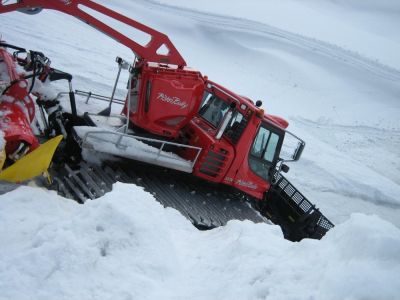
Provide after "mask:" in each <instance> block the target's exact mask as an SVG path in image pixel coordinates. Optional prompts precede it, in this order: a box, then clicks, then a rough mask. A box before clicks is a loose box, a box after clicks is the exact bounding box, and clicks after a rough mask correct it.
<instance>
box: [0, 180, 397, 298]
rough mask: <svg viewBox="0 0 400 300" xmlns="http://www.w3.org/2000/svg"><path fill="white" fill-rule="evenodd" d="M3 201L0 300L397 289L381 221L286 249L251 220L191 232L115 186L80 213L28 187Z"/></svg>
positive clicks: (271, 231)
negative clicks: (209, 229) (111, 190)
mask: <svg viewBox="0 0 400 300" xmlns="http://www.w3.org/2000/svg"><path fill="white" fill-rule="evenodd" d="M132 195H135V196H133V197H132ZM0 203H1V210H0V225H1V226H0V235H1V237H2V246H1V247H0V255H1V260H0V290H1V291H2V292H1V294H0V299H19V300H25V299H54V298H57V299H396V297H397V295H398V287H399V286H400V278H399V276H398V274H399V272H400V265H399V260H398V258H399V253H400V229H399V228H397V227H395V226H394V225H393V224H390V223H389V222H387V221H384V220H382V219H380V218H379V217H377V216H366V215H363V214H353V215H351V217H350V218H349V219H348V220H347V221H345V222H344V223H343V224H341V225H339V226H337V227H336V228H335V229H334V230H332V231H331V232H330V233H329V234H328V235H327V236H326V238H324V239H323V240H321V241H316V240H306V241H303V242H301V243H292V242H289V241H287V240H284V239H283V237H282V234H281V231H280V229H279V227H278V226H273V225H269V224H253V223H251V222H249V221H247V222H239V221H231V222H229V223H228V225H226V226H224V227H220V228H218V229H215V230H211V231H198V230H197V229H195V228H194V227H193V226H192V225H191V223H190V222H189V221H188V220H186V219H185V218H184V217H183V216H182V215H180V214H179V213H178V212H177V211H175V210H173V209H165V208H163V207H162V206H161V205H160V204H159V203H158V202H156V201H155V200H154V198H153V197H152V196H151V195H150V194H148V193H146V192H144V191H143V190H142V189H141V188H139V187H136V186H134V185H127V184H122V183H118V184H116V185H115V186H114V190H113V192H112V193H109V194H107V195H105V196H104V197H102V198H101V199H99V200H97V201H90V202H87V204H85V205H79V204H77V203H75V202H72V201H70V200H66V199H63V198H61V197H58V196H57V195H56V194H55V193H53V192H48V191H42V190H39V189H35V190H34V189H32V188H29V187H22V188H20V189H18V190H17V191H13V192H11V193H9V194H7V195H3V196H1V197H0ZM10 224H12V225H10Z"/></svg>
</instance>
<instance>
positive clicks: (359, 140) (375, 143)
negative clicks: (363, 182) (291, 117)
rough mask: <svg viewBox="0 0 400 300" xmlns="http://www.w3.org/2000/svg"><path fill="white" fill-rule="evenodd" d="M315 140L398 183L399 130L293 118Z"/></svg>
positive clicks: (399, 163) (399, 176)
mask: <svg viewBox="0 0 400 300" xmlns="http://www.w3.org/2000/svg"><path fill="white" fill-rule="evenodd" d="M295 122H296V124H297V125H298V126H300V127H303V128H305V129H306V130H307V131H308V132H310V133H311V134H313V135H314V136H316V137H317V138H318V139H319V140H322V141H323V142H325V143H327V144H329V145H331V146H333V147H334V148H335V149H337V150H338V151H340V152H342V153H345V154H346V155H348V156H350V157H351V158H352V159H354V160H356V161H358V162H360V163H362V164H363V165H365V166H367V167H369V168H371V169H373V170H374V171H376V172H378V173H379V174H381V175H382V176H385V177H387V178H389V179H391V180H393V181H394V182H396V183H397V184H400V151H399V149H400V131H399V130H388V129H380V128H374V127H367V126H346V125H338V124H332V123H330V122H329V121H326V120H320V121H311V120H306V119H303V118H296V119H295Z"/></svg>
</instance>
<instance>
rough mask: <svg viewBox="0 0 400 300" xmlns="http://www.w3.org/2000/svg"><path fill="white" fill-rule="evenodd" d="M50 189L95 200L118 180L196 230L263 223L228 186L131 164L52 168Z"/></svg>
mask: <svg viewBox="0 0 400 300" xmlns="http://www.w3.org/2000/svg"><path fill="white" fill-rule="evenodd" d="M51 173H52V175H53V178H54V184H53V186H52V188H53V189H55V190H57V191H58V193H59V194H61V195H62V196H65V197H67V198H72V199H75V200H77V201H78V202H81V203H83V202H85V201H86V200H87V199H96V198H98V197H101V196H102V195H104V194H105V193H107V192H109V191H111V189H112V184H113V183H115V182H117V181H120V182H125V183H132V184H136V185H138V186H142V187H144V189H145V190H146V191H148V192H149V193H151V194H152V195H153V196H154V197H155V198H156V200H157V201H159V202H160V203H161V204H162V205H163V206H164V207H172V208H175V209H177V210H178V211H179V212H180V213H181V214H182V215H184V216H185V217H186V218H187V219H189V220H190V221H191V222H192V223H193V225H195V226H196V227H197V228H199V229H210V228H214V227H218V226H221V225H225V224H226V223H227V222H228V221H230V220H251V221H253V222H256V223H259V222H265V221H266V218H264V217H262V216H261V215H260V214H259V213H258V212H257V211H256V210H255V209H253V207H252V203H251V199H249V198H248V197H245V196H244V195H242V194H240V193H239V192H237V191H235V190H233V189H232V188H230V187H226V186H223V185H215V184H211V183H208V182H206V181H204V180H201V179H198V178H196V177H194V176H192V175H190V174H186V173H182V172H178V171H174V170H170V169H165V168H160V167H155V166H150V165H146V164H142V163H138V162H133V161H123V162H122V161H120V162H118V161H113V162H110V161H109V162H104V163H103V164H102V165H101V166H98V165H94V164H88V163H86V162H83V161H82V162H80V163H79V164H76V165H68V164H64V165H62V166H61V167H58V168H55V167H54V168H52V170H51Z"/></svg>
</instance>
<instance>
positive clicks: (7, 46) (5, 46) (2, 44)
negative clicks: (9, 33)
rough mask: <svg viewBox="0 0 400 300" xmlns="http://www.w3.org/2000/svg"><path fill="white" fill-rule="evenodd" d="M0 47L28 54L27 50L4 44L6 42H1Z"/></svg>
mask: <svg viewBox="0 0 400 300" xmlns="http://www.w3.org/2000/svg"><path fill="white" fill-rule="evenodd" d="M0 47H4V48H11V49H15V50H17V51H20V52H27V51H26V49H24V48H21V47H18V46H14V45H11V44H8V43H4V42H0Z"/></svg>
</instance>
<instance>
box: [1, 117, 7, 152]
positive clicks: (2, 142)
mask: <svg viewBox="0 0 400 300" xmlns="http://www.w3.org/2000/svg"><path fill="white" fill-rule="evenodd" d="M0 117H2V116H1V115H0ZM5 145H6V141H5V140H4V132H3V131H2V130H0V152H1V151H3V150H4V147H5Z"/></svg>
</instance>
